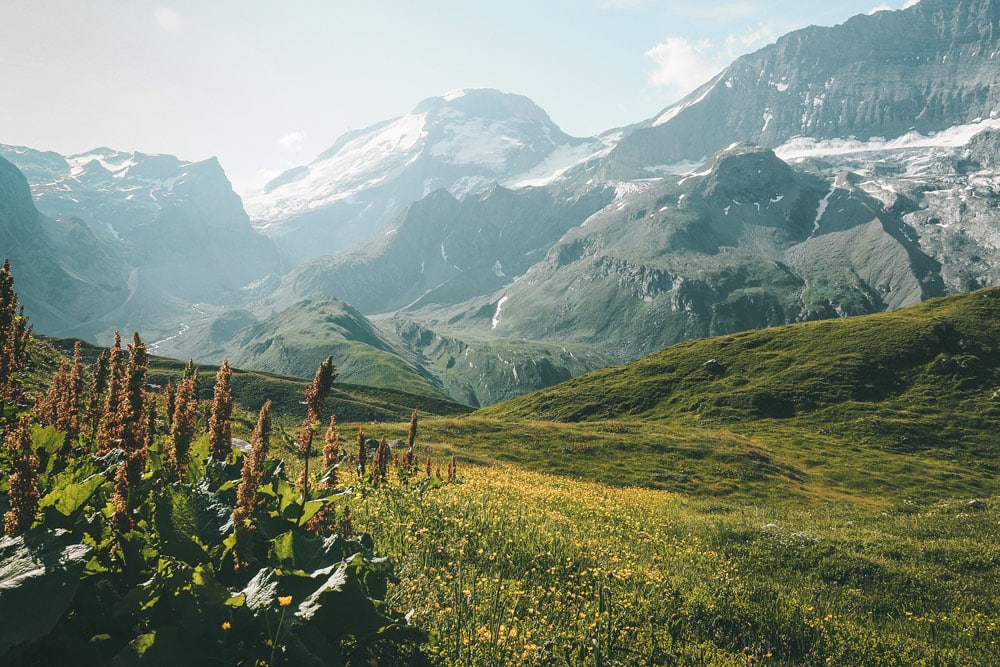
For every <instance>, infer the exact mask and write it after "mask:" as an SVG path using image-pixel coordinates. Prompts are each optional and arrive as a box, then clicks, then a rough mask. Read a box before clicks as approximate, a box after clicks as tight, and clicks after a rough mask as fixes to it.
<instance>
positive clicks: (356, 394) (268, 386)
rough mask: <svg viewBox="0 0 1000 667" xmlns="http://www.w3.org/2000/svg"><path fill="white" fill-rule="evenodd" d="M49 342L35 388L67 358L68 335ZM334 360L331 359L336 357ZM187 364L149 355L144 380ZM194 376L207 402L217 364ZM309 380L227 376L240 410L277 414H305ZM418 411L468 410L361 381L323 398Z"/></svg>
mask: <svg viewBox="0 0 1000 667" xmlns="http://www.w3.org/2000/svg"><path fill="white" fill-rule="evenodd" d="M46 341H47V342H48V343H51V346H46V345H44V344H43V345H38V346H36V349H37V351H35V352H33V357H37V358H38V359H37V361H36V364H35V366H36V368H37V373H36V375H37V376H38V377H39V379H38V380H37V381H36V382H35V386H36V387H42V386H44V385H46V384H47V382H48V379H47V378H46V379H45V380H44V382H43V381H42V379H41V377H42V376H44V375H45V374H46V373H48V374H49V375H51V372H52V370H54V369H55V367H56V366H57V365H58V363H59V362H60V361H62V359H63V357H60V355H59V354H56V353H54V352H53V351H52V350H53V348H54V350H55V351H56V352H59V353H62V355H69V356H72V354H73V345H74V343H75V340H72V339H43V340H42V341H41V342H42V343H45V342H46ZM102 349H103V348H100V347H97V346H95V345H90V344H88V343H84V344H83V356H84V360H85V362H86V363H88V364H92V363H94V362H95V361H96V360H97V356H98V355H99V354H100V352H101V350H102ZM335 361H336V360H335ZM185 365H186V362H183V361H178V360H176V359H168V358H166V357H157V356H151V357H150V364H149V383H150V385H151V386H152V387H153V388H155V387H165V386H166V384H167V382H168V381H169V380H173V381H174V382H175V383H176V382H177V380H178V379H179V378H180V377H181V376H182V374H183V372H184V367H185ZM197 368H198V374H199V377H200V378H201V384H200V386H201V391H200V397H201V398H202V399H204V400H211V398H212V391H213V387H214V386H215V374H216V372H217V371H218V367H217V366H209V365H204V364H198V365H197ZM311 379H312V378H309V379H305V378H298V377H292V376H289V375H280V374H277V373H265V372H260V371H247V370H241V369H234V370H233V376H232V380H231V382H232V388H233V396H234V397H235V399H236V402H237V404H238V406H239V407H240V408H242V409H243V410H246V411H248V412H252V413H256V412H257V411H258V410H260V407H261V406H262V405H263V404H264V401H266V400H268V399H270V400H271V401H272V404H273V406H272V407H273V410H274V413H275V415H276V416H277V417H281V416H287V417H291V418H294V417H298V418H299V419H301V418H302V417H304V416H305V408H304V406H303V405H302V400H303V394H302V392H303V390H304V389H305V388H306V386H307V385H308V384H309V382H310V381H311ZM413 410H418V411H420V412H421V413H425V414H429V415H458V414H464V413H467V412H469V411H470V410H471V408H468V407H466V406H464V405H461V404H459V403H454V402H452V401H449V400H447V399H444V398H441V397H440V395H438V394H432V395H427V394H412V393H409V392H405V391H400V390H396V389H386V388H382V387H369V386H365V385H357V384H348V383H343V382H336V383H335V384H334V389H333V391H332V392H331V394H330V398H329V399H328V400H327V413H330V412H333V413H335V414H336V415H337V418H338V419H340V420H343V421H374V420H380V421H388V420H401V419H409V417H410V413H411V412H412V411H413Z"/></svg>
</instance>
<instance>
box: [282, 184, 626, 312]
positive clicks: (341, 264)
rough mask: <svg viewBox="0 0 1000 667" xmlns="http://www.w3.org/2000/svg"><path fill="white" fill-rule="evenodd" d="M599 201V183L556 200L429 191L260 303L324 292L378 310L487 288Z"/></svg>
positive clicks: (538, 194)
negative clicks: (351, 247)
mask: <svg viewBox="0 0 1000 667" xmlns="http://www.w3.org/2000/svg"><path fill="white" fill-rule="evenodd" d="M608 200H609V197H608V193H607V191H606V190H605V189H598V190H594V191H591V192H590V193H588V194H586V195H584V196H582V197H579V198H570V199H563V198H556V197H554V196H553V194H552V193H550V192H548V191H546V190H543V189H536V188H525V189H521V190H509V189H506V188H503V187H499V186H495V187H493V188H491V189H490V190H489V191H487V192H484V193H482V194H479V195H470V196H467V197H466V198H465V199H464V200H462V201H459V200H457V199H455V198H454V197H453V196H452V195H451V194H449V193H448V192H447V191H446V190H438V191H436V192H434V193H432V194H431V195H429V196H428V197H426V198H424V199H422V200H421V201H419V202H416V203H414V204H413V205H411V206H410V207H408V208H407V209H406V211H405V212H404V213H403V214H402V215H400V217H399V218H397V219H396V220H395V221H394V223H393V224H392V227H391V229H389V230H387V231H386V232H385V233H384V234H382V235H381V237H380V238H378V239H377V240H375V241H374V242H372V243H370V244H368V245H367V246H366V247H364V248H362V249H360V250H358V251H356V252H352V253H346V254H343V255H338V256H334V257H324V258H318V259H315V260H312V261H309V262H306V263H305V264H303V265H302V266H301V267H299V268H298V269H296V270H295V271H293V272H292V273H291V274H290V275H289V276H288V278H287V279H286V280H285V281H284V283H283V285H282V287H281V288H280V289H279V290H278V292H277V293H276V294H275V295H274V296H273V298H272V299H270V300H269V301H268V303H269V304H270V305H274V306H277V307H281V306H282V305H284V304H288V303H291V302H294V301H296V300H298V299H301V298H306V297H310V298H312V297H324V296H325V297H336V298H338V299H343V300H344V301H347V302H348V303H351V304H353V305H355V306H357V307H358V308H360V309H361V310H362V311H363V312H366V313H384V312H387V311H392V310H398V309H401V308H406V307H411V308H412V307H421V306H424V305H428V304H437V305H453V304H456V303H460V302H463V301H466V300H467V299H471V298H473V297H477V296H481V295H485V294H490V293H492V292H494V291H495V290H497V289H499V288H500V287H502V286H504V285H507V284H509V283H510V282H511V281H513V280H515V279H517V278H518V277H519V276H521V275H523V274H524V272H525V271H527V270H528V268H529V267H530V266H532V265H533V264H534V263H535V262H537V261H538V260H540V259H541V258H542V257H544V255H545V252H546V251H547V250H548V249H549V247H551V246H552V244H554V243H555V242H556V241H558V240H559V238H560V237H561V236H562V235H563V234H564V233H566V231H568V230H569V229H571V228H573V227H575V226H577V225H579V224H580V223H581V222H583V221H584V220H586V219H587V218H588V217H589V216H590V215H591V214H593V213H594V212H596V211H598V210H599V209H601V208H602V207H603V206H604V205H605V204H606V203H607V202H608Z"/></svg>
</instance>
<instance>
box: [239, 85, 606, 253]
mask: <svg viewBox="0 0 1000 667" xmlns="http://www.w3.org/2000/svg"><path fill="white" fill-rule="evenodd" d="M589 143H590V142H588V140H584V139H575V138H573V137H570V136H569V135H567V134H565V133H564V132H563V131H562V130H560V129H559V127H558V126H557V125H556V124H555V123H554V122H552V120H551V119H550V118H549V116H548V114H546V113H545V111H544V110H543V109H542V108H541V107H539V106H538V105H537V104H535V103H534V102H533V101H532V100H530V99H529V98H527V97H525V96H523V95H516V94H513V93H506V92H503V91H500V90H494V89H489V88H470V89H463V90H459V91H453V92H451V93H447V94H445V95H440V96H436V97H429V98H427V99H425V100H423V101H421V102H420V103H419V104H417V105H416V106H415V107H414V109H413V111H412V112H410V113H409V114H407V115H405V116H401V117H399V118H394V119H390V120H385V121H382V122H380V123H376V124H374V125H371V126H369V127H368V128H365V129H364V130H358V131H352V132H349V133H347V134H344V135H343V136H341V137H340V138H339V139H337V141H336V142H335V143H334V144H333V145H332V146H331V147H330V148H329V149H327V150H325V151H323V152H322V153H321V154H320V155H319V156H318V157H317V158H316V159H315V160H313V161H312V162H310V163H309V164H307V165H301V166H297V167H294V168H292V169H289V170H287V171H285V172H283V173H282V174H280V175H279V176H277V177H276V178H274V179H272V180H271V181H270V182H269V183H268V184H267V185H266V186H265V187H264V188H263V190H262V191H261V192H258V193H253V194H250V195H248V196H247V197H246V199H245V203H246V207H247V211H248V213H249V214H250V216H251V218H252V219H254V220H255V222H256V223H257V225H258V227H259V228H260V229H261V230H262V231H264V232H265V233H267V234H269V235H271V236H273V237H274V238H276V239H278V240H279V243H281V244H282V245H283V246H284V247H285V249H286V250H288V251H289V253H290V254H291V255H292V256H293V257H296V258H298V259H308V258H311V257H315V256H318V255H322V254H335V253H336V252H340V251H343V250H348V249H350V248H351V247H354V246H356V245H358V244H359V243H362V242H364V241H366V240H368V239H370V238H372V237H373V236H374V234H375V233H376V232H377V231H378V230H380V229H381V228H383V227H384V226H385V225H387V224H389V223H390V222H391V221H392V220H393V219H394V218H395V217H396V216H398V215H399V214H400V213H401V212H402V211H403V210H404V209H405V207H406V206H407V205H409V204H410V203H412V202H415V201H418V200H420V199H422V198H423V197H425V196H427V195H428V194H430V193H431V192H433V191H434V190H437V189H440V188H443V189H445V190H447V191H448V192H449V193H451V194H452V195H453V196H455V197H459V198H461V197H464V196H466V195H469V194H474V193H479V192H482V191H484V190H485V189H487V188H489V187H490V186H491V185H493V184H496V183H504V182H511V181H519V180H524V179H523V178H520V177H522V176H524V175H530V176H531V179H529V180H531V182H536V181H540V180H544V179H545V178H548V177H550V175H551V174H550V172H553V171H555V172H560V170H562V171H565V168H566V167H567V166H568V165H563V164H562V163H563V162H568V163H569V164H570V165H571V164H572V163H573V162H575V161H578V160H580V159H583V158H584V157H586V155H580V154H579V153H586V154H587V155H589V154H590V153H589V152H588V151H586V150H584V148H586V146H585V145H587V144H589ZM600 147H601V148H604V145H603V144H601V146H600ZM595 150H596V149H595ZM553 157H555V158H558V160H555V161H554V162H552V161H550V158H553ZM550 162H552V163H551V164H550ZM555 162H559V164H555ZM553 165H554V166H553ZM537 170H541V171H542V172H544V173H540V174H538V175H537V176H536V174H535V173H534V171H537ZM560 173H561V172H560Z"/></svg>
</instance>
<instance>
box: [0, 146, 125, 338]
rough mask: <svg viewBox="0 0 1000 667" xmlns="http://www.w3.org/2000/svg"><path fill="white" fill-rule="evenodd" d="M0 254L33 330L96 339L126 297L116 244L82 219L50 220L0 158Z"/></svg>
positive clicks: (19, 175)
mask: <svg viewBox="0 0 1000 667" xmlns="http://www.w3.org/2000/svg"><path fill="white" fill-rule="evenodd" d="M0 249H2V250H0V254H2V255H3V257H4V258H5V259H9V260H10V262H11V266H12V269H13V273H14V280H15V284H16V289H17V290H18V295H19V298H20V301H21V303H22V304H23V305H24V307H25V312H26V314H27V315H28V317H29V318H30V319H31V321H32V323H33V325H34V327H35V331H37V332H40V333H48V332H51V331H59V332H61V333H63V334H64V335H77V336H82V337H88V338H90V337H93V336H95V335H96V333H97V331H99V330H100V328H101V325H100V321H101V318H102V316H105V315H107V314H109V313H111V312H112V311H113V310H114V309H115V307H116V306H117V305H118V304H119V303H121V302H122V301H124V300H125V298H126V297H127V295H128V288H127V285H126V280H125V278H126V276H127V272H124V271H123V270H122V266H121V262H120V257H119V256H118V255H117V253H116V249H115V248H114V247H111V246H109V245H108V244H107V243H104V242H102V241H101V240H100V239H98V238H96V237H95V236H94V235H93V234H92V233H91V232H90V230H89V229H88V228H87V227H86V226H84V225H83V224H82V223H81V222H80V221H79V220H76V219H73V218H69V219H52V218H49V217H47V216H44V215H42V214H41V213H39V212H38V210H37V209H36V208H35V206H34V203H33V202H32V199H31V191H30V189H29V187H28V182H27V180H26V179H25V177H24V175H23V174H22V173H21V172H20V171H19V170H18V169H17V167H15V166H14V165H13V164H11V163H10V162H8V161H7V160H5V159H3V158H0Z"/></svg>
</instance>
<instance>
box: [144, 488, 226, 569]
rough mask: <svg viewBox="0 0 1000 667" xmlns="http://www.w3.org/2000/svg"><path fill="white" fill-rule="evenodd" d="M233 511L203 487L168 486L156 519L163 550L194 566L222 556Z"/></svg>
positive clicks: (157, 507)
mask: <svg viewBox="0 0 1000 667" xmlns="http://www.w3.org/2000/svg"><path fill="white" fill-rule="evenodd" d="M231 512H232V510H230V509H229V508H228V507H227V506H225V505H223V504H222V503H220V502H219V501H218V498H216V497H215V495H214V494H212V493H210V492H208V491H206V490H204V489H202V488H199V487H195V488H191V487H189V486H187V485H174V486H170V487H167V489H166V490H165V491H164V493H163V496H162V498H161V500H160V502H159V503H157V506H156V512H155V518H154V521H155V524H156V529H157V532H158V533H159V534H160V539H161V541H162V548H163V551H164V552H165V553H167V554H170V555H172V556H175V557H176V558H180V559H181V560H184V561H186V562H188V563H190V564H191V565H195V564H198V563H202V562H205V561H207V560H209V559H210V558H211V557H214V556H216V555H218V552H221V551H222V550H223V549H224V547H225V545H224V544H223V543H222V542H221V540H222V538H223V536H224V535H225V531H224V528H225V527H226V525H227V523H228V521H229V516H230V514H231Z"/></svg>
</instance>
